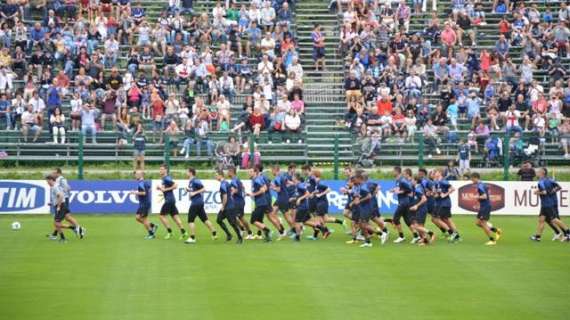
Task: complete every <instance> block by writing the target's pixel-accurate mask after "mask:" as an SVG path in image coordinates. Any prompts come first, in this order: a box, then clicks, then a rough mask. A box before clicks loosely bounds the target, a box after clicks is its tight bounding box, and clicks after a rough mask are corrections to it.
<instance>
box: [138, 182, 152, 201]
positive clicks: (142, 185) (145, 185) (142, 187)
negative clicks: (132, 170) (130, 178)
mask: <svg viewBox="0 0 570 320" xmlns="http://www.w3.org/2000/svg"><path fill="white" fill-rule="evenodd" d="M137 190H138V192H144V196H143V195H140V194H139V195H138V196H137V198H138V200H139V204H141V205H142V204H150V183H149V182H148V181H145V180H139V182H138V185H137Z"/></svg>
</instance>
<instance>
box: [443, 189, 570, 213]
mask: <svg viewBox="0 0 570 320" xmlns="http://www.w3.org/2000/svg"><path fill="white" fill-rule="evenodd" d="M558 183H559V184H560V186H561V187H562V190H561V191H560V192H558V193H557V197H558V205H559V212H560V214H561V215H570V192H569V190H570V182H558ZM452 185H453V186H454V187H455V188H456V189H457V191H456V192H455V195H452V197H451V200H452V204H453V213H457V214H475V213H476V212H477V210H478V209H479V203H478V201H477V200H476V196H477V189H476V188H475V186H474V185H473V184H472V183H469V182H463V181H458V182H455V181H454V182H452ZM487 185H488V187H489V197H490V198H491V206H492V208H493V214H499V215H533V216H536V215H538V212H539V211H540V199H539V197H538V195H535V194H534V191H535V190H536V188H537V182H523V181H516V182H515V181H513V182H502V181H491V182H488V183H487Z"/></svg>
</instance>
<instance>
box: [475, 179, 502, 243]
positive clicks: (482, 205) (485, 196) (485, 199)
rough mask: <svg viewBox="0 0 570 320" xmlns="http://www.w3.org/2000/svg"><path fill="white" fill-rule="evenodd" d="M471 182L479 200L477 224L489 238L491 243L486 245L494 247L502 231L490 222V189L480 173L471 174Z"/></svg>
mask: <svg viewBox="0 0 570 320" xmlns="http://www.w3.org/2000/svg"><path fill="white" fill-rule="evenodd" d="M471 182H473V184H475V186H476V187H477V200H478V201H479V210H478V211H477V221H476V222H475V224H476V225H477V226H478V227H479V228H481V229H483V232H485V234H486V235H487V237H489V241H487V242H486V243H485V245H487V246H494V245H496V244H497V240H499V238H500V237H501V233H502V231H501V229H499V228H495V227H494V226H493V225H492V224H491V223H490V222H489V220H490V219H491V198H490V197H489V188H488V187H487V184H486V183H483V182H482V181H481V176H480V175H479V173H478V172H473V173H472V174H471Z"/></svg>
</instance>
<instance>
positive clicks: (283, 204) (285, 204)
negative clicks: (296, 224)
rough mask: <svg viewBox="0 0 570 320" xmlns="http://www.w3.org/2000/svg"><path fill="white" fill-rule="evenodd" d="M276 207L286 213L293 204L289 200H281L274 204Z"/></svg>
mask: <svg viewBox="0 0 570 320" xmlns="http://www.w3.org/2000/svg"><path fill="white" fill-rule="evenodd" d="M273 206H274V207H277V208H278V209H279V211H281V212H282V213H286V212H288V211H289V209H291V205H290V204H289V200H280V201H277V202H276V203H275V204H273Z"/></svg>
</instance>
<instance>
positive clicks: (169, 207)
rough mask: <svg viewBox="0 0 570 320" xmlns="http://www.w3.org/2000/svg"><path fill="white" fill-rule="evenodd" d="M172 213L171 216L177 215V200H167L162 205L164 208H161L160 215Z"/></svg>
mask: <svg viewBox="0 0 570 320" xmlns="http://www.w3.org/2000/svg"><path fill="white" fill-rule="evenodd" d="M168 214H169V215H171V216H175V215H177V214H178V208H176V202H170V201H169V202H165V203H164V204H163V205H162V208H160V215H161V216H165V215H168Z"/></svg>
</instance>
